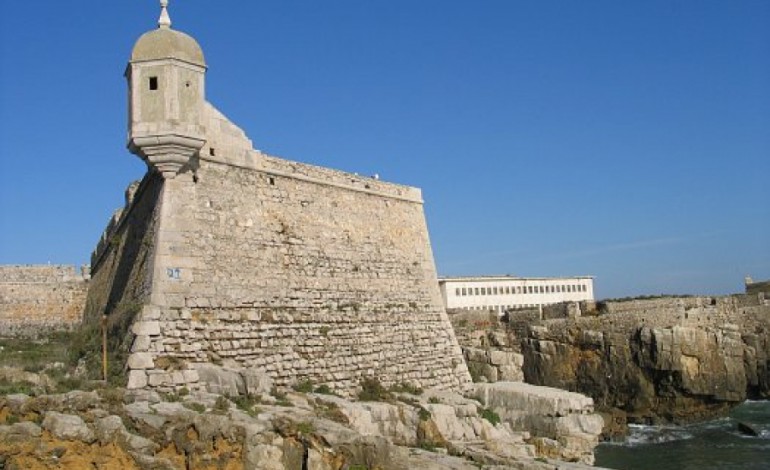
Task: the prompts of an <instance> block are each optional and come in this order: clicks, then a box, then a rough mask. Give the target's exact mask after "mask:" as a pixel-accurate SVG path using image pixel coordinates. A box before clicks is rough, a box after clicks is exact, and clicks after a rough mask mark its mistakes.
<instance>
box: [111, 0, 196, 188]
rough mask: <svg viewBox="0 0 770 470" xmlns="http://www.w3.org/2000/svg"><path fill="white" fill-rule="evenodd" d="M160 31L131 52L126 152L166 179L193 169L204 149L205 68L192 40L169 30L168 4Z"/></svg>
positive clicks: (164, 2)
mask: <svg viewBox="0 0 770 470" xmlns="http://www.w3.org/2000/svg"><path fill="white" fill-rule="evenodd" d="M160 5H161V14H160V19H159V20H158V28H157V29H155V30H153V31H149V32H147V33H145V34H143V35H142V36H141V37H140V38H139V40H138V41H137V42H136V44H135V45H134V49H133V50H132V51H131V59H130V61H129V64H128V67H127V69H126V79H127V80H128V90H129V104H128V116H129V117H128V119H129V124H128V125H129V129H128V148H129V150H130V151H131V152H132V153H135V154H136V155H138V156H140V157H141V158H142V159H143V160H145V161H146V162H147V164H148V165H149V166H150V167H151V168H153V169H155V170H156V171H158V172H160V173H161V174H162V175H163V176H164V177H165V178H174V177H175V176H176V175H177V174H179V173H181V172H183V171H185V170H186V169H189V168H194V167H195V166H196V165H197V155H198V151H199V150H200V149H201V147H203V145H204V144H205V143H206V140H205V129H204V126H203V117H202V116H203V110H204V97H205V74H206V62H205V60H204V58H203V51H202V50H201V47H200V46H199V45H198V43H197V42H196V41H195V39H193V38H192V37H190V36H188V35H186V34H184V33H182V32H179V31H175V30H172V29H171V19H170V17H169V15H168V11H167V6H168V0H161V1H160Z"/></svg>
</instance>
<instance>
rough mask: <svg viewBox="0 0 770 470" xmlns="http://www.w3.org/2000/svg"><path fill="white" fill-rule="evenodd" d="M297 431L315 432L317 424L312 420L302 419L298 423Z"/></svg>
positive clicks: (303, 432) (302, 432)
mask: <svg viewBox="0 0 770 470" xmlns="http://www.w3.org/2000/svg"><path fill="white" fill-rule="evenodd" d="M297 432H299V433H300V434H313V433H314V432H315V426H314V425H313V423H311V422H310V421H302V422H301V423H297Z"/></svg>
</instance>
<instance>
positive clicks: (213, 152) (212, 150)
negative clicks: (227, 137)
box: [209, 147, 217, 157]
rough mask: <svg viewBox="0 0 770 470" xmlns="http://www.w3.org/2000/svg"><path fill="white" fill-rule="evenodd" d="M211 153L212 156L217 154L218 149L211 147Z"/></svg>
mask: <svg viewBox="0 0 770 470" xmlns="http://www.w3.org/2000/svg"><path fill="white" fill-rule="evenodd" d="M209 155H211V156H212V157H216V156H217V151H216V150H215V149H214V147H209Z"/></svg>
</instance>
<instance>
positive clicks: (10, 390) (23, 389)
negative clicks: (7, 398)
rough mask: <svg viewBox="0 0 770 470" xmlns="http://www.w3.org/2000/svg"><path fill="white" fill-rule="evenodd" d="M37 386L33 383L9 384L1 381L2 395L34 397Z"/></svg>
mask: <svg viewBox="0 0 770 470" xmlns="http://www.w3.org/2000/svg"><path fill="white" fill-rule="evenodd" d="M34 392H35V384H33V383H31V382H9V381H8V380H4V379H3V380H0V395H13V394H15V393H23V394H25V395H34Z"/></svg>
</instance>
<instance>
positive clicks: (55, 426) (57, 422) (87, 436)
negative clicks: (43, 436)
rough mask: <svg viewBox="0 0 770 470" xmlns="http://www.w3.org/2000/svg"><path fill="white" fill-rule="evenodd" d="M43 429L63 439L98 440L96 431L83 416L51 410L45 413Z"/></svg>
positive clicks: (90, 441) (87, 441) (88, 441)
mask: <svg viewBox="0 0 770 470" xmlns="http://www.w3.org/2000/svg"><path fill="white" fill-rule="evenodd" d="M42 427H43V429H45V430H46V431H48V432H50V433H51V434H53V435H54V436H56V437H58V438H59V439H63V440H70V441H82V442H86V443H89V444H90V443H92V442H94V441H95V440H96V435H95V434H94V432H93V431H92V430H91V429H90V428H89V427H88V425H86V423H85V421H83V418H81V417H80V416H77V415H68V414H62V413H57V412H55V411H49V412H47V413H46V414H45V418H44V419H43V424H42Z"/></svg>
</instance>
